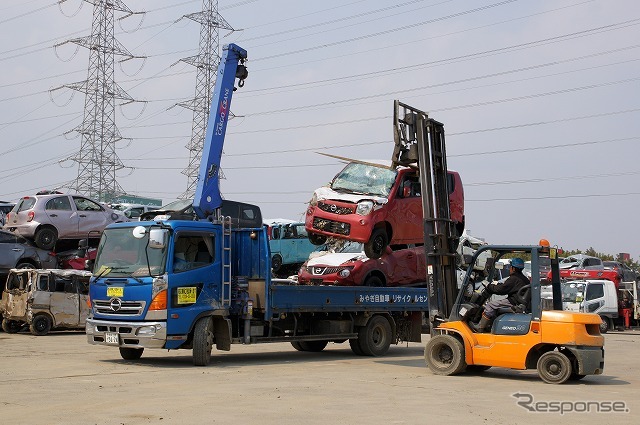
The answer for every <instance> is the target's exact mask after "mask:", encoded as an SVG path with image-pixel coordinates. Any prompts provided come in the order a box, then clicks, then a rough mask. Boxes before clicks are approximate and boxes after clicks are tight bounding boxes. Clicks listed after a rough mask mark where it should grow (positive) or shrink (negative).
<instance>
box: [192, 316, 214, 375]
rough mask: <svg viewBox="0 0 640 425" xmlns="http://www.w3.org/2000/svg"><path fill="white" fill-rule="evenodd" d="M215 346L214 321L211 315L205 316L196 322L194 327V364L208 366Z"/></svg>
mask: <svg viewBox="0 0 640 425" xmlns="http://www.w3.org/2000/svg"><path fill="white" fill-rule="evenodd" d="M212 347H213V322H212V321H211V318H210V317H203V318H201V319H200V320H198V321H197V322H196V326H195V327H194V329H193V364H194V365H195V366H206V365H208V364H209V361H210V360H211V348H212Z"/></svg>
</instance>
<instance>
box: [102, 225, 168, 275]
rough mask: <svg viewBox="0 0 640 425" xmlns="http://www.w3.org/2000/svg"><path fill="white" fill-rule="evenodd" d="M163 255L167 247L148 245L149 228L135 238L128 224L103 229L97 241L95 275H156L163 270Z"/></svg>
mask: <svg viewBox="0 0 640 425" xmlns="http://www.w3.org/2000/svg"><path fill="white" fill-rule="evenodd" d="M166 257H167V248H166V247H165V248H162V249H157V248H149V232H147V233H146V234H145V235H144V236H143V237H142V238H140V239H138V238H135V237H134V236H133V228H130V227H127V228H119V229H105V231H104V232H103V234H102V238H101V239H100V245H98V253H97V256H96V262H95V266H94V268H93V270H94V275H95V276H98V275H99V276H111V277H128V276H132V277H141V276H150V275H152V276H157V275H160V274H163V273H164V269H165V263H166ZM147 260H148V263H147ZM149 272H151V273H149Z"/></svg>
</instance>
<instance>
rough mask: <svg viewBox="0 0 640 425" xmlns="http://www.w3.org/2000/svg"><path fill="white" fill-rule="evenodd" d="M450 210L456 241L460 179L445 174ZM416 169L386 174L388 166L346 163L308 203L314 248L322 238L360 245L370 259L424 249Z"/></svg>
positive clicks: (308, 226) (460, 212)
mask: <svg viewBox="0 0 640 425" xmlns="http://www.w3.org/2000/svg"><path fill="white" fill-rule="evenodd" d="M448 174H449V206H450V211H451V219H452V220H453V221H454V223H455V231H456V232H457V234H458V236H459V235H461V234H462V232H463V230H464V191H463V188H462V180H461V179H460V175H459V174H458V173H457V172H455V171H451V170H449V172H448ZM420 193H421V191H420V182H419V179H418V171H417V170H416V169H415V168H409V167H398V168H397V169H395V170H393V169H391V168H390V161H386V162H385V161H378V162H375V163H372V162H366V163H363V162H350V163H349V164H347V166H346V167H345V168H344V169H343V170H342V171H340V172H339V173H338V174H337V175H336V176H335V177H334V179H333V181H332V182H331V184H330V185H329V186H326V187H321V188H319V189H316V191H315V192H314V194H313V197H312V198H311V201H310V202H309V207H308V208H307V214H306V219H305V228H306V229H307V233H308V235H309V240H310V241H311V242H312V243H313V244H316V245H320V244H323V243H325V242H326V239H327V237H335V238H339V239H347V240H350V241H355V242H362V243H364V244H365V245H364V252H365V253H366V254H367V256H368V257H369V258H380V257H381V256H382V255H383V253H384V252H385V248H386V247H387V246H388V245H398V244H418V243H423V233H424V230H423V218H422V199H421V196H420Z"/></svg>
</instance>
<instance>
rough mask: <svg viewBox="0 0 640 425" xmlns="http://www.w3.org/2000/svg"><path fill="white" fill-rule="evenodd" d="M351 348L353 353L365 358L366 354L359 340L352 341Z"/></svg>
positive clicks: (350, 342)
mask: <svg viewBox="0 0 640 425" xmlns="http://www.w3.org/2000/svg"><path fill="white" fill-rule="evenodd" d="M349 346H350V347H351V351H353V354H356V355H358V356H364V353H363V352H362V349H361V348H360V342H358V340H357V339H350V340H349Z"/></svg>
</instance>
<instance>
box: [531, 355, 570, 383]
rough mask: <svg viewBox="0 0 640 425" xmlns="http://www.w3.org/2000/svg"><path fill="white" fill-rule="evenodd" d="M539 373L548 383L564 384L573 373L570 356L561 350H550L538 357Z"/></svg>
mask: <svg viewBox="0 0 640 425" xmlns="http://www.w3.org/2000/svg"><path fill="white" fill-rule="evenodd" d="M537 369H538V375H540V379H542V380H543V381H544V382H546V383H547V384H562V383H564V382H566V381H567V380H568V379H569V378H570V377H571V374H572V371H573V368H572V366H571V361H570V360H569V358H568V357H567V356H566V355H564V354H563V353H561V352H559V351H548V352H546V353H544V354H543V355H542V356H540V358H539V359H538V365H537Z"/></svg>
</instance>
